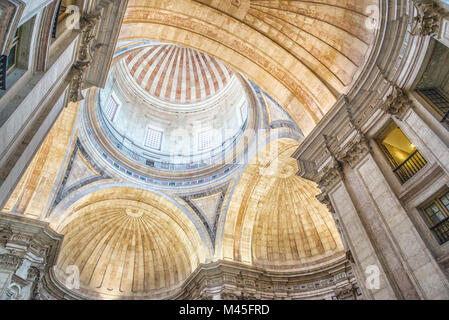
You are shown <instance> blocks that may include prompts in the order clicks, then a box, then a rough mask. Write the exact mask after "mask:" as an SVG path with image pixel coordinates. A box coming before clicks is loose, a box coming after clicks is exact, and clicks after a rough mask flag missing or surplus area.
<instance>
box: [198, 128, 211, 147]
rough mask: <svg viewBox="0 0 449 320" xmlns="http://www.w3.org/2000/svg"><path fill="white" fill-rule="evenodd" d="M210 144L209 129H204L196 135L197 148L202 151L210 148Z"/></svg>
mask: <svg viewBox="0 0 449 320" xmlns="http://www.w3.org/2000/svg"><path fill="white" fill-rule="evenodd" d="M211 146H212V134H211V131H204V132H201V133H200V134H199V135H198V150H199V151H204V150H207V149H210V148H211Z"/></svg>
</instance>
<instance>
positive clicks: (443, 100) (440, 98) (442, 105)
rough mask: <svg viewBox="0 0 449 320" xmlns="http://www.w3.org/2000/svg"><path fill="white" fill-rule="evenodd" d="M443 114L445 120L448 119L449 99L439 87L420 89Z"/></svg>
mask: <svg viewBox="0 0 449 320" xmlns="http://www.w3.org/2000/svg"><path fill="white" fill-rule="evenodd" d="M419 92H420V93H422V94H423V95H424V96H425V97H426V98H427V99H428V100H429V101H430V102H431V103H432V104H433V105H434V107H435V108H436V109H437V110H439V111H440V112H441V113H442V114H443V115H444V118H443V121H444V120H446V118H447V117H448V113H449V99H448V98H447V97H446V95H445V94H443V93H442V92H441V91H440V90H439V89H438V88H430V89H421V90H419Z"/></svg>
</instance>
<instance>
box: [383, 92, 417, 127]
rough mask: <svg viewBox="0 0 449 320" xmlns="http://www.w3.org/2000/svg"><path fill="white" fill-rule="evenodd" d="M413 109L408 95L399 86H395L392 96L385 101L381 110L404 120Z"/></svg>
mask: <svg viewBox="0 0 449 320" xmlns="http://www.w3.org/2000/svg"><path fill="white" fill-rule="evenodd" d="M412 107H413V102H412V100H410V98H409V97H408V95H407V93H406V92H405V91H404V90H403V89H401V88H399V87H398V86H397V85H394V86H393V88H392V92H391V94H390V95H389V96H388V97H387V98H386V99H385V101H384V103H383V104H382V105H381V106H380V109H382V110H383V111H384V112H386V113H388V114H390V115H392V116H396V117H398V118H399V119H401V120H402V119H403V117H404V116H405V113H406V112H407V110H408V109H409V108H412Z"/></svg>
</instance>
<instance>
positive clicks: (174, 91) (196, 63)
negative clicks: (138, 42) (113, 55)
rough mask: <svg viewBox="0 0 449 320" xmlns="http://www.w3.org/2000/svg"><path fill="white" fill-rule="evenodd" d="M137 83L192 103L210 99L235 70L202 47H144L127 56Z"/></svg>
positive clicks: (165, 97) (166, 97)
mask: <svg viewBox="0 0 449 320" xmlns="http://www.w3.org/2000/svg"><path fill="white" fill-rule="evenodd" d="M126 64H127V67H128V69H129V73H130V74H131V76H132V77H133V78H134V80H135V81H136V82H137V83H138V85H139V86H140V87H141V88H142V89H144V90H145V91H147V92H148V93H149V94H150V95H152V96H154V97H157V98H159V99H161V100H165V101H168V102H171V103H173V102H176V103H185V104H192V103H196V102H201V101H204V100H207V99H208V98H210V97H212V96H214V95H215V94H216V93H218V92H219V91H221V90H222V89H223V88H225V87H226V85H227V84H228V83H229V80H230V79H231V77H232V76H233V72H232V71H231V70H230V69H229V68H227V67H226V66H225V65H224V64H223V63H221V62H219V61H218V60H216V59H214V58H212V57H210V56H208V55H206V54H204V53H201V52H199V51H196V50H193V49H190V48H183V47H179V46H176V45H159V46H153V47H149V48H145V49H143V50H140V51H136V52H134V53H132V54H130V55H129V56H128V57H127V58H126Z"/></svg>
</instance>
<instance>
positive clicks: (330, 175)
mask: <svg viewBox="0 0 449 320" xmlns="http://www.w3.org/2000/svg"><path fill="white" fill-rule="evenodd" d="M341 179H343V168H342V166H341V163H340V162H339V161H338V160H337V159H335V158H334V157H332V158H331V161H330V163H329V164H327V165H326V166H325V167H324V168H323V169H322V170H321V171H320V172H318V174H317V176H316V178H315V179H314V180H315V182H316V183H318V187H319V188H320V190H321V191H327V190H329V189H330V188H331V187H333V186H334V185H335V184H337V182H338V181H339V180H341Z"/></svg>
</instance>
